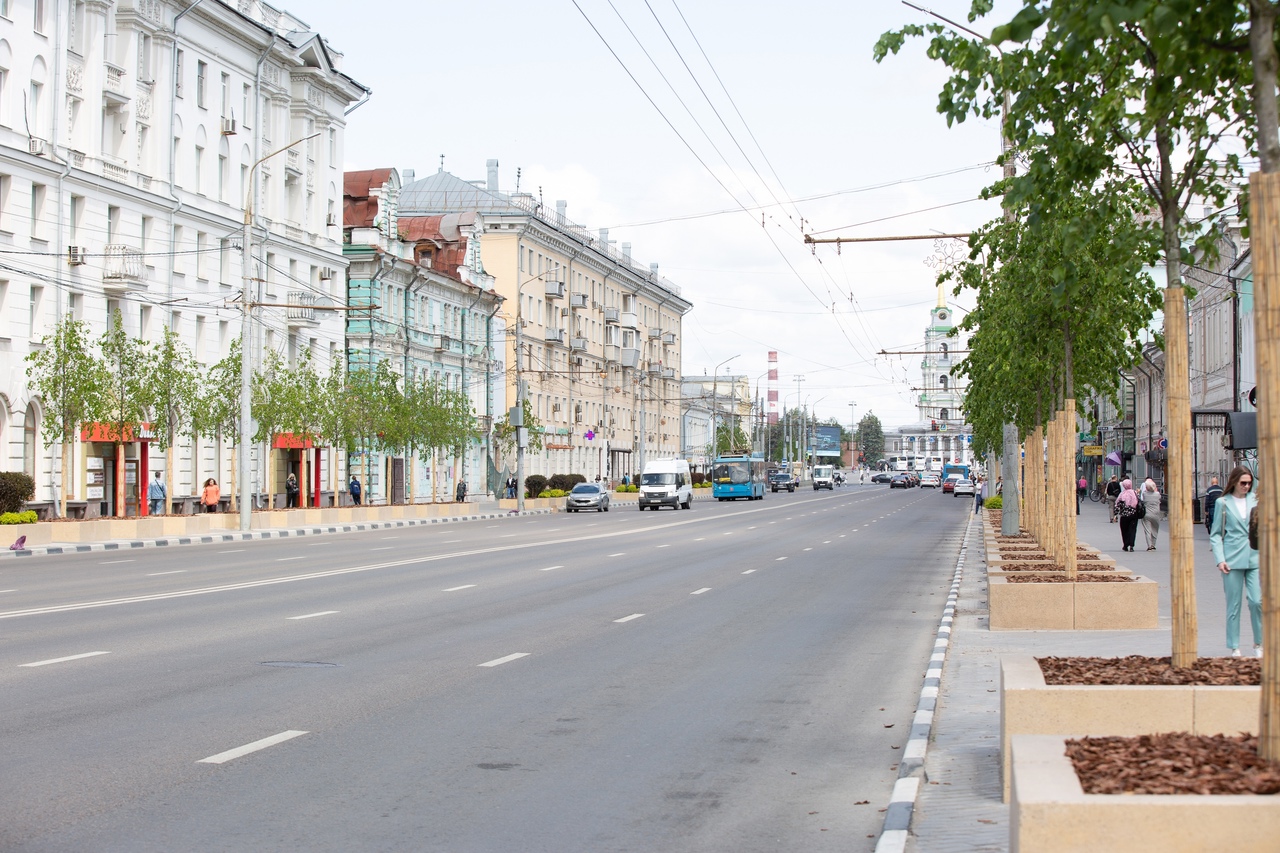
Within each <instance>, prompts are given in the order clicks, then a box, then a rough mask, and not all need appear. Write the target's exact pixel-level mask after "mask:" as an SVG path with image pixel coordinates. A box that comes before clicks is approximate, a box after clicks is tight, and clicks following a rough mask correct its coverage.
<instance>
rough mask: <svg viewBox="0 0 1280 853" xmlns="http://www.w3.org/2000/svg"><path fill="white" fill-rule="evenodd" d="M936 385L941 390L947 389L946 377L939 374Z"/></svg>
mask: <svg viewBox="0 0 1280 853" xmlns="http://www.w3.org/2000/svg"><path fill="white" fill-rule="evenodd" d="M938 385H939V386H940V387H941V388H942V390H943V391H945V390H947V377H945V376H939V377H938Z"/></svg>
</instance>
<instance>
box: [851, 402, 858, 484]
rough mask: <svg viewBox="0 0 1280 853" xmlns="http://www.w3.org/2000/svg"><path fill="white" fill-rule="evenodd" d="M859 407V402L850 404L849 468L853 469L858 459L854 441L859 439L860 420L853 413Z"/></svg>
mask: <svg viewBox="0 0 1280 853" xmlns="http://www.w3.org/2000/svg"><path fill="white" fill-rule="evenodd" d="M857 407H858V404H857V403H850V404H849V468H850V469H852V468H853V464H854V463H855V462H857V461H858V458H857V457H856V456H854V455H853V443H854V442H855V441H857V435H858V420H857V418H855V417H854V416H853V413H854V411H855V410H856V409H857ZM859 449H861V448H859Z"/></svg>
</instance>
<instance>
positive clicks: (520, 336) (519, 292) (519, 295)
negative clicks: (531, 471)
mask: <svg viewBox="0 0 1280 853" xmlns="http://www.w3.org/2000/svg"><path fill="white" fill-rule="evenodd" d="M550 272H552V271H551V270H547V271H546V272H540V273H538V274H537V275H535V276H533V277H532V278H527V279H525V280H524V281H522V282H520V284H518V285H517V286H516V408H517V409H518V410H519V412H520V415H519V418H520V425H519V426H517V427H516V511H517V512H524V448H525V445H526V444H528V443H529V439H528V434H529V433H528V430H529V427H528V425H526V424H525V422H524V394H525V387H524V372H523V368H521V366H520V365H521V359H522V358H523V357H524V288H525V285H527V284H531V283H532V282H535V281H537V280H538V279H540V278H542V277H543V276H545V275H547V274H548V273H550ZM507 420H508V422H510V421H511V417H510V416H509V415H508V417H507ZM522 431H523V432H522Z"/></svg>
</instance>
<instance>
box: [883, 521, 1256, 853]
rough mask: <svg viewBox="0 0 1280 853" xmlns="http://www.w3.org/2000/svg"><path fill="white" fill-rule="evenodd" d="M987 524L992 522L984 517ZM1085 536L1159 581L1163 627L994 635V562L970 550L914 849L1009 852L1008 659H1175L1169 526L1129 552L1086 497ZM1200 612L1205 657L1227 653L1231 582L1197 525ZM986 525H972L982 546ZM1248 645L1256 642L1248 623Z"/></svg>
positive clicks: (914, 825) (916, 814) (1244, 639)
mask: <svg viewBox="0 0 1280 853" xmlns="http://www.w3.org/2000/svg"><path fill="white" fill-rule="evenodd" d="M984 523H985V521H984ZM1078 526H1079V539H1080V541H1081V542H1087V543H1088V544H1090V545H1092V546H1094V547H1096V548H1100V549H1101V550H1103V551H1104V552H1106V553H1108V554H1110V555H1112V556H1114V557H1116V559H1117V562H1118V563H1119V564H1120V565H1121V566H1124V567H1125V568H1128V569H1131V570H1132V571H1133V572H1134V574H1141V575H1145V576H1147V577H1149V578H1151V579H1152V580H1155V581H1156V582H1158V583H1159V584H1160V610H1159V612H1160V622H1159V624H1160V627H1159V628H1158V629H1157V630H1154V631H1089V632H1083V631H994V632H993V631H990V630H988V629H987V588H986V564H985V561H984V556H985V555H984V554H983V553H982V549H981V548H980V547H971V548H970V549H969V558H968V560H967V563H966V566H965V571H964V575H963V577H962V579H961V583H960V595H959V599H958V606H957V611H956V616H955V621H954V623H953V629H952V633H951V643H950V649H949V651H948V654H947V658H946V662H945V664H944V666H943V673H942V680H941V685H940V687H939V693H938V701H937V710H936V712H935V715H934V722H933V738H932V740H931V742H930V743H929V747H928V752H927V753H926V755H925V762H924V769H925V780H924V782H923V784H922V785H921V786H920V791H919V794H918V796H917V799H916V803H915V808H914V810H913V815H912V821H911V833H910V836H909V838H908V842H907V847H906V849H907V850H908V851H920V853H935V851H941V852H942V853H947V852H948V851H956V853H962V851H963V853H970V851H983V853H987V851H1007V850H1008V849H1009V806H1008V805H1007V804H1005V803H1003V802H1001V800H1000V794H1001V790H1000V693H999V690H1000V657H1001V655H1004V654H1015V653H1016V654H1032V655H1036V656H1048V655H1057V656H1071V655H1096V656H1106V657H1116V656H1122V655H1131V654H1139V655H1150V656H1153V657H1159V656H1166V655H1168V654H1169V652H1170V645H1171V642H1172V640H1171V633H1170V627H1169V624H1170V605H1169V553H1168V550H1167V548H1166V546H1167V543H1168V540H1167V538H1166V536H1165V534H1166V533H1167V531H1166V530H1165V529H1163V528H1162V529H1161V531H1160V540H1159V542H1157V545H1156V547H1157V549H1158V550H1155V551H1145V550H1143V549H1145V548H1146V540H1145V539H1144V538H1143V533H1142V530H1141V527H1139V530H1138V538H1137V545H1136V548H1137V550H1136V551H1134V553H1132V554H1129V553H1123V552H1121V550H1120V526H1119V525H1118V524H1110V523H1108V521H1107V512H1106V506H1105V505H1104V504H1101V503H1092V502H1090V501H1085V502H1084V503H1083V504H1082V505H1081V507H1080V517H1079V525H1078ZM1195 532H1196V536H1195V554H1196V610H1197V617H1198V623H1199V648H1200V654H1201V655H1202V656H1206V657H1211V656H1221V655H1225V654H1227V650H1226V640H1225V636H1224V634H1225V630H1226V603H1225V597H1224V595H1223V591H1222V581H1221V580H1220V575H1219V574H1218V572H1217V570H1216V569H1215V568H1214V567H1213V565H1212V556H1211V555H1210V553H1209V537H1208V534H1207V533H1206V532H1205V529H1204V526H1203V525H1196V527H1195ZM978 533H979V528H978V527H977V525H975V526H974V528H973V534H974V536H975V539H974V540H973V541H972V542H971V545H975V546H976V545H977V543H978V542H980V540H978V539H977V538H976V537H977V534H978ZM1244 622H1245V623H1246V624H1245V625H1244V627H1243V631H1242V634H1241V638H1240V639H1241V648H1242V649H1243V650H1245V651H1246V653H1247V650H1248V649H1249V648H1250V647H1251V643H1252V636H1251V634H1250V632H1249V628H1248V625H1247V622H1248V619H1247V618H1246V619H1245V620H1244Z"/></svg>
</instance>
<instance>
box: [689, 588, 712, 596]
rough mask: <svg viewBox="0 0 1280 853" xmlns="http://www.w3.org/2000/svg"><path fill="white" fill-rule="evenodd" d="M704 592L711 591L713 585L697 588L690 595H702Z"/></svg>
mask: <svg viewBox="0 0 1280 853" xmlns="http://www.w3.org/2000/svg"><path fill="white" fill-rule="evenodd" d="M704 592H711V587H709V586H704V587H703V588H702V589H695V590H694V591H693V592H691V593H689V594H690V595H702V594H703V593H704Z"/></svg>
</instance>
